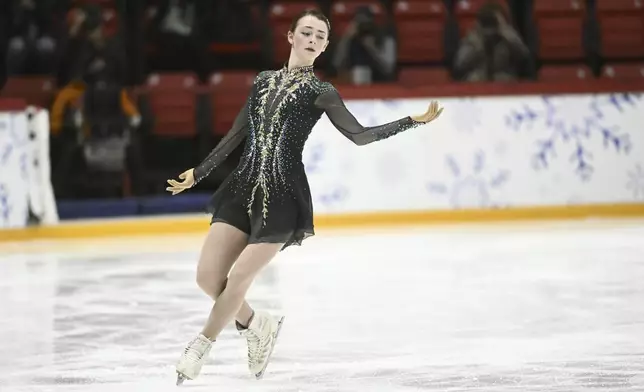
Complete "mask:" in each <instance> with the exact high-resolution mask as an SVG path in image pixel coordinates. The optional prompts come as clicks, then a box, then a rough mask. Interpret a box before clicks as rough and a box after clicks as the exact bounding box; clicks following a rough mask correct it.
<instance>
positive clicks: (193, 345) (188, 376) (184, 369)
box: [177, 334, 212, 385]
mask: <svg viewBox="0 0 644 392" xmlns="http://www.w3.org/2000/svg"><path fill="white" fill-rule="evenodd" d="M211 348H212V342H211V341H210V340H209V339H208V338H207V337H205V336H203V335H202V334H199V336H197V337H196V338H194V339H193V340H192V341H191V342H190V343H188V345H187V346H186V348H185V349H184V350H183V354H182V355H181V358H179V362H178V363H177V385H181V384H182V383H183V382H184V381H185V380H194V379H195V378H197V376H198V375H199V372H201V367H202V366H203V363H204V362H205V361H206V358H208V354H209V353H210V349H211Z"/></svg>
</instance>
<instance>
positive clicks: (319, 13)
mask: <svg viewBox="0 0 644 392" xmlns="http://www.w3.org/2000/svg"><path fill="white" fill-rule="evenodd" d="M305 16H312V17H314V18H316V19H319V20H321V21H322V22H324V23H325V24H326V28H327V29H328V30H329V34H331V23H330V22H329V19H328V18H327V17H326V15H324V14H323V13H322V11H320V10H316V9H314V8H312V9H307V10H304V11H302V12H300V13H299V14H297V15H296V16H295V18H293V22H291V28H290V29H289V30H288V31H290V32H291V33H294V32H295V29H296V28H297V24H298V23H299V21H300V19H302V18H303V17H305Z"/></svg>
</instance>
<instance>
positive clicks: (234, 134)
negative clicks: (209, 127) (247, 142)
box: [194, 97, 250, 185]
mask: <svg viewBox="0 0 644 392" xmlns="http://www.w3.org/2000/svg"><path fill="white" fill-rule="evenodd" d="M249 99H250V97H249ZM248 121H249V120H248V99H247V100H246V103H245V104H244V107H243V108H242V109H241V110H240V111H239V113H238V114H237V118H235V122H234V123H233V126H232V128H230V131H228V133H227V134H226V136H224V138H223V139H221V141H220V142H219V144H217V146H216V147H215V148H214V149H213V150H212V151H211V152H210V154H208V156H207V157H206V159H204V160H203V161H202V162H201V163H200V164H199V166H197V167H195V171H194V177H195V185H196V184H197V183H198V182H199V181H201V180H203V179H204V178H206V177H207V176H208V174H210V172H212V171H213V170H214V169H215V168H216V167H217V166H219V165H220V164H221V163H222V162H223V161H224V160H225V159H226V158H227V157H228V155H229V154H230V153H231V152H233V150H234V149H235V148H237V146H239V144H240V143H241V142H242V141H243V140H244V138H245V137H246V136H247V135H248V124H249V123H248Z"/></svg>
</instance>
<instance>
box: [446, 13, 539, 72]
mask: <svg viewBox="0 0 644 392" xmlns="http://www.w3.org/2000/svg"><path fill="white" fill-rule="evenodd" d="M530 68H531V57H530V52H529V50H528V48H527V46H526V45H525V44H524V43H523V41H522V39H521V37H520V36H519V34H518V33H517V32H516V31H515V30H514V28H512V26H511V25H510V24H509V23H508V21H507V19H506V17H505V14H504V9H503V7H502V6H500V5H499V4H497V3H494V2H490V3H486V4H485V5H483V6H482V7H481V9H480V10H479V12H478V15H477V23H476V25H475V27H474V29H473V30H472V31H471V32H470V33H469V34H468V35H467V36H466V37H465V38H464V39H463V41H462V42H461V44H460V46H459V48H458V52H457V54H456V60H455V63H454V74H455V77H456V78H457V79H461V80H466V81H470V82H480V81H513V80H518V79H520V78H522V77H525V76H527V75H530V74H531V70H530Z"/></svg>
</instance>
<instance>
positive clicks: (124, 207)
mask: <svg viewBox="0 0 644 392" xmlns="http://www.w3.org/2000/svg"><path fill="white" fill-rule="evenodd" d="M210 197H211V194H210V193H193V194H185V195H176V196H169V195H167V196H166V195H164V196H152V197H143V198H128V199H110V200H100V199H96V200H80V201H79V200H70V201H59V202H58V203H57V205H58V215H59V217H60V219H62V220H67V219H81V218H106V217H122V216H137V215H140V216H144V215H159V214H186V213H200V212H205V210H206V203H208V200H209V199H210Z"/></svg>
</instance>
